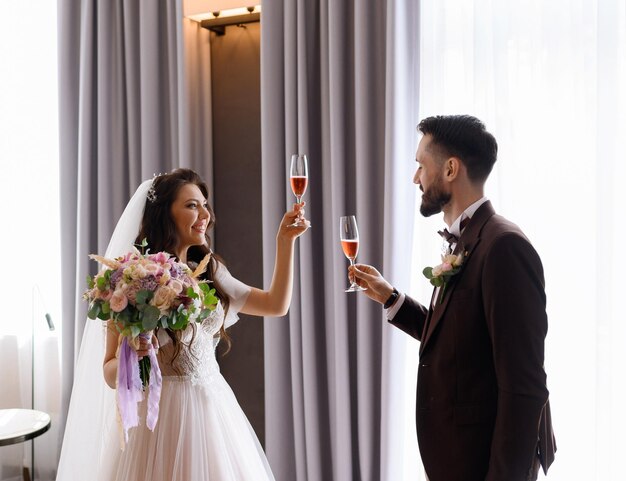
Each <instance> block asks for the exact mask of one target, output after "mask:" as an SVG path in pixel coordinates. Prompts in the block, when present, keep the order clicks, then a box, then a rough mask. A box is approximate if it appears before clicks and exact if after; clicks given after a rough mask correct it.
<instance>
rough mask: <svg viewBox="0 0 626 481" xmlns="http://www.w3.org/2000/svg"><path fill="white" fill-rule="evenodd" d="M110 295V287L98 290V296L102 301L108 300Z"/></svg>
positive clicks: (111, 293)
mask: <svg viewBox="0 0 626 481" xmlns="http://www.w3.org/2000/svg"><path fill="white" fill-rule="evenodd" d="M111 296H113V291H112V290H111V289H105V290H103V291H101V290H98V298H100V299H102V300H104V301H110V300H111Z"/></svg>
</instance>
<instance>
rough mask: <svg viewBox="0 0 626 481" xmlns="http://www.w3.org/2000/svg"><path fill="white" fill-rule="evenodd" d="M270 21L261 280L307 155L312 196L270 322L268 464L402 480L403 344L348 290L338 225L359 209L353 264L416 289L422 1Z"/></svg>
mask: <svg viewBox="0 0 626 481" xmlns="http://www.w3.org/2000/svg"><path fill="white" fill-rule="evenodd" d="M262 15H263V18H262V22H261V26H262V34H261V39H262V40H261V89H262V90H261V92H262V95H261V97H262V157H263V160H262V162H263V171H262V173H263V175H262V180H263V206H264V217H263V226H264V272H265V276H266V278H265V282H266V284H267V285H268V284H269V282H270V281H271V278H270V276H271V272H272V266H273V258H274V236H275V226H276V225H277V224H278V222H279V219H280V215H281V213H282V212H283V211H284V208H285V205H290V204H291V203H293V202H294V197H293V196H292V194H291V192H290V191H289V190H288V188H287V178H288V176H287V161H288V158H289V157H290V154H292V153H296V152H299V153H306V154H308V156H309V177H310V180H309V190H308V192H307V193H306V194H305V196H304V199H305V200H306V202H307V207H306V209H307V214H308V217H309V218H310V220H311V222H312V225H313V227H312V229H311V230H310V231H309V232H308V233H307V234H306V235H304V236H303V237H301V238H300V240H299V241H298V243H299V246H298V250H297V266H296V278H295V285H294V298H293V301H292V305H291V309H290V312H289V314H288V316H286V317H285V318H281V319H266V322H265V378H266V390H265V392H266V400H265V404H266V450H267V453H268V457H269V459H270V464H271V465H272V469H273V470H274V473H275V476H276V478H277V480H279V481H287V480H289V481H291V480H298V481H305V480H320V481H321V480H323V481H330V480H336V481H345V480H381V479H394V480H397V479H400V478H399V477H397V473H396V474H394V471H393V469H391V470H390V468H389V467H390V466H392V465H393V464H394V463H395V462H396V460H397V457H396V454H394V452H395V451H394V450H396V448H397V451H402V449H401V443H400V446H398V442H397V438H394V433H395V435H397V436H400V435H401V434H400V433H399V431H401V430H402V429H401V427H402V426H403V425H404V424H405V423H406V422H411V423H412V422H413V420H412V419H401V418H399V417H398V415H397V413H396V416H395V417H394V416H393V413H392V411H393V409H394V406H396V405H397V402H396V401H397V399H396V398H395V397H394V396H395V395H394V392H393V389H396V388H395V387H393V386H390V384H392V383H391V382H390V379H391V376H393V375H394V372H396V373H397V371H398V370H399V369H401V359H402V349H403V342H402V340H401V338H400V337H398V335H397V333H395V332H393V330H392V328H390V327H389V326H387V325H386V323H385V322H384V319H383V314H382V310H381V308H380V306H379V305H378V304H376V303H373V302H372V301H370V300H369V299H367V298H365V296H363V295H358V294H354V293H349V294H348V293H344V289H345V288H346V287H347V285H348V279H347V274H346V273H347V265H348V262H347V260H346V258H345V257H344V256H343V254H342V251H341V248H340V244H339V229H338V222H339V217H340V216H341V215H348V214H356V216H357V222H358V226H359V234H360V240H361V249H360V252H359V258H358V260H360V261H362V262H366V263H369V264H373V265H375V266H377V267H378V268H379V269H381V270H382V271H383V272H384V273H385V275H386V276H387V277H388V278H389V279H393V282H395V283H396V285H398V287H399V288H401V289H402V288H404V289H408V287H409V286H408V282H409V275H410V273H409V272H408V268H407V264H408V262H407V260H408V259H409V258H410V251H411V236H410V232H411V226H412V219H413V203H414V186H412V184H411V178H412V174H413V169H414V167H415V162H414V160H413V159H414V152H415V151H414V148H415V145H416V144H415V143H414V142H415V138H416V136H415V125H416V123H417V122H416V112H417V99H416V93H417V91H418V88H417V83H416V80H417V61H416V59H417V53H416V52H417V51H418V44H417V41H416V38H417V33H416V30H417V28H416V25H417V2H416V1H414V0H407V1H399V0H396V1H393V0H386V1H384V0H383V1H381V0H345V1H341V2H336V1H332V0H266V1H264V2H263V14H262ZM403 75H404V77H403ZM400 101H402V102H403V104H402V105H400ZM396 129H398V130H399V129H404V132H408V135H400V136H399V135H398V134H397V133H396ZM416 455H417V453H416Z"/></svg>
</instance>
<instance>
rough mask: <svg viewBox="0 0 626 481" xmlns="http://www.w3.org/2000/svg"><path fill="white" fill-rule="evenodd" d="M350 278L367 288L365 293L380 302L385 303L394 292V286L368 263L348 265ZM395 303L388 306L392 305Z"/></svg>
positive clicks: (351, 280)
mask: <svg viewBox="0 0 626 481" xmlns="http://www.w3.org/2000/svg"><path fill="white" fill-rule="evenodd" d="M348 279H350V282H353V281H354V282H356V283H357V285H359V286H360V287H363V288H365V289H366V290H364V291H363V293H364V294H365V295H366V296H367V297H369V298H370V299H372V300H373V301H376V302H378V303H380V304H383V305H384V304H385V303H386V302H387V301H388V300H389V299H390V297H391V295H392V294H393V292H394V289H393V286H392V285H391V284H389V282H387V281H386V280H385V278H384V277H383V276H382V274H381V273H380V272H378V270H377V269H376V268H375V267H372V266H369V265H367V264H355V265H354V266H350V267H348ZM392 305H393V303H392V304H391V305H389V306H387V307H391V306H392Z"/></svg>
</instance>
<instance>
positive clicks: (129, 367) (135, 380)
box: [117, 333, 162, 449]
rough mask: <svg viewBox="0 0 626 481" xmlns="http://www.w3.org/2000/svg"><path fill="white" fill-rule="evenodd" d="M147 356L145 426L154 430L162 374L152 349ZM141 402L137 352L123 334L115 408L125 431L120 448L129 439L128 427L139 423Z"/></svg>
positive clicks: (146, 336)
mask: <svg viewBox="0 0 626 481" xmlns="http://www.w3.org/2000/svg"><path fill="white" fill-rule="evenodd" d="M140 336H141V337H143V338H144V339H147V340H150V339H151V337H152V333H142V334H140ZM148 358H149V359H150V380H149V382H148V386H149V388H150V389H149V392H148V413H147V416H146V425H147V426H148V428H149V429H150V430H151V431H154V428H155V426H156V422H157V420H158V418H159V400H160V399H161V385H162V377H161V370H160V368H159V363H158V362H157V358H156V352H155V350H154V349H150V351H149V353H148ZM141 401H143V386H142V384H141V376H140V374H139V357H138V356H137V351H135V350H134V349H133V348H132V347H131V346H130V345H129V344H128V338H126V337H124V338H123V339H122V343H121V345H120V350H119V360H118V365H117V411H118V419H119V421H120V423H121V427H122V430H123V433H124V437H123V444H122V449H123V447H124V444H125V443H127V442H128V430H129V429H130V428H133V427H136V426H138V425H139V415H138V412H137V404H138V403H140V402H141Z"/></svg>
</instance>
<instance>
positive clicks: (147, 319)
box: [141, 306, 161, 331]
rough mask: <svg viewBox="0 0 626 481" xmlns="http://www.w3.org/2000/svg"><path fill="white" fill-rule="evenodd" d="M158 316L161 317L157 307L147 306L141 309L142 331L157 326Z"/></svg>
mask: <svg viewBox="0 0 626 481" xmlns="http://www.w3.org/2000/svg"><path fill="white" fill-rule="evenodd" d="M159 317H161V311H159V309H158V308H157V307H154V306H147V307H146V308H145V309H144V311H143V319H142V321H141V325H142V326H143V329H144V331H151V330H152V329H154V328H155V327H157V324H158V323H159Z"/></svg>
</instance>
